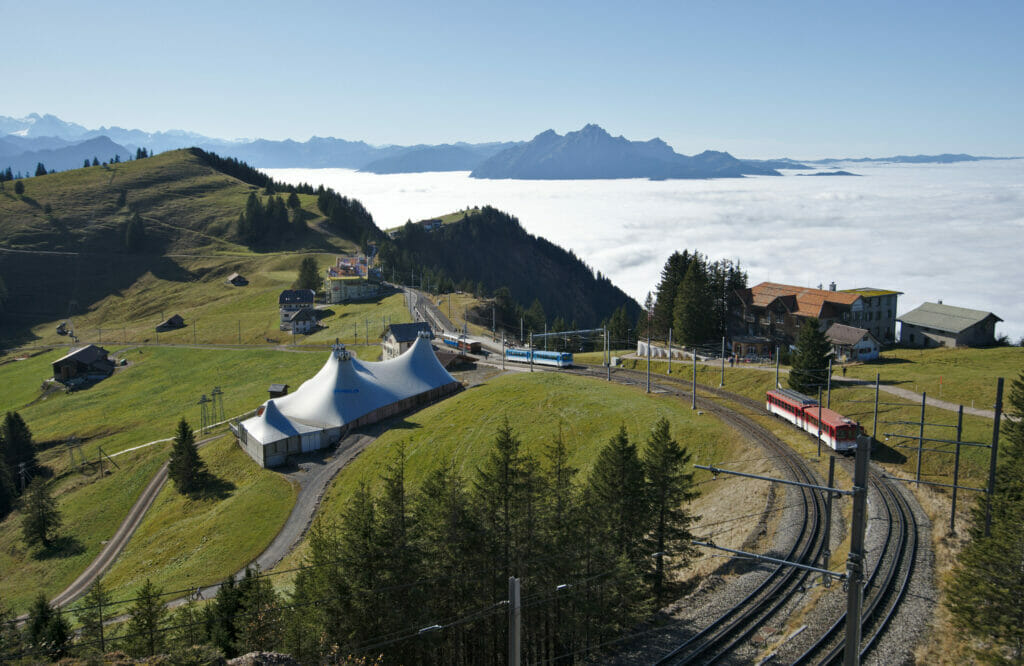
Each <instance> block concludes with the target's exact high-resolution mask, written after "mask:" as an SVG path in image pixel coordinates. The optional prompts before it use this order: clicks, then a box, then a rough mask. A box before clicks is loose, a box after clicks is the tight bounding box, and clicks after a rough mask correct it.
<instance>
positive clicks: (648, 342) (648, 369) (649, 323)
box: [647, 317, 651, 393]
mask: <svg viewBox="0 0 1024 666" xmlns="http://www.w3.org/2000/svg"><path fill="white" fill-rule="evenodd" d="M647 392H648V393H650V392H651V318H650V317H648V318H647Z"/></svg>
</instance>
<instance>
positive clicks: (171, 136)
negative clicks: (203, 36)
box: [0, 113, 1019, 178]
mask: <svg viewBox="0 0 1024 666" xmlns="http://www.w3.org/2000/svg"><path fill="white" fill-rule="evenodd" d="M588 128H590V129H588ZM595 129H596V130H600V131H601V132H604V130H602V129H601V128H600V127H599V126H597V125H592V126H589V125H588V126H585V127H584V128H583V129H582V130H579V132H583V133H584V134H589V133H593V132H594V130H595ZM568 134H575V133H573V132H569V133H568ZM568 134H567V135H568ZM605 134H607V133H605ZM101 136H105V137H107V138H108V139H109V140H110V141H112V142H113V143H115V144H117V145H118V146H119V147H122V148H123V149H124V153H122V154H121V157H122V159H123V158H126V157H128V156H130V155H132V154H134V153H135V151H136V150H137V149H139V148H145V149H147V151H148V152H150V153H153V152H165V151H168V150H176V149H178V148H189V147H193V146H195V147H199V148H202V149H204V150H207V151H211V152H216V153H218V154H221V155H230V156H231V157H235V158H237V159H240V160H243V161H245V162H247V163H249V164H255V165H258V166H259V167H261V168H347V169H359V170H363V171H366V172H369V173H415V172H421V171H453V170H454V171H473V170H475V169H476V168H477V167H479V166H481V165H482V164H483V162H484V161H485V160H487V159H490V158H492V157H494V156H495V155H496V154H497V153H498V152H500V151H496V150H494V148H495V147H496V146H501V147H502V149H503V150H508V149H514V148H516V147H518V146H522V145H525V144H526V143H529V142H525V141H508V142H493V141H492V142H485V143H465V142H455V143H450V144H437V145H426V144H417V145H413V146H399V145H371V144H368V143H366V142H365V141H351V140H347V139H339V138H335V137H319V136H313V137H310V138H309V139H308V140H306V141H295V140H294V139H284V140H269V139H259V138H257V139H234V140H230V139H222V138H215V137H208V136H204V135H202V134H198V133H196V132H190V131H187V130H180V129H172V130H167V131H158V132H146V131H144V130H139V129H125V128H123V127H118V126H116V125H113V126H109V127H107V126H102V127H99V128H95V129H89V128H86V127H84V126H82V125H79V124H77V123H73V122H67V121H64V120H61V119H60V118H58V117H57V116H54V115H52V114H42V115H40V114H38V113H32V114H29V115H28V116H25V117H24V118H14V117H11V116H0V168H5V167H7V166H11V167H12V170H14V171H18V169H16V168H14V163H13V161H12V158H14V157H15V156H17V155H18V154H20V153H26V152H36V151H39V150H45V149H54V148H57V147H59V145H58V144H59V142H61V141H63V142H66V144H67V145H72V144H76V143H80V142H82V141H85V140H88V139H93V138H97V137H101ZM555 137H559V135H558V134H557V133H556V132H555V131H554V130H546V131H544V132H541V133H539V134H538V135H536V136H535V137H534V138H533V139H532V140H531V141H532V142H537V141H539V140H540V141H543V142H553V141H557V140H558V139H556V138H555ZM609 137H610V135H609ZM618 139H622V140H623V141H627V140H626V139H624V138H623V137H618ZM629 143H630V144H631V146H632V150H633V151H634V152H635V155H636V156H637V157H640V158H643V159H654V160H656V161H657V160H662V161H666V160H667V161H668V162H675V161H678V160H677V158H675V157H671V156H670V155H669V153H672V154H673V155H675V153H674V151H673V150H672V148H671V147H670V146H669V145H668V144H667V143H665V142H664V141H663V140H661V139H658V138H655V139H650V140H648V141H632V142H629ZM12 145H13V146H14V147H20V148H21V151H20V152H15V150H14V149H13V148H12ZM708 152H709V151H705V153H700V154H698V155H696V156H694V157H693V158H687V159H690V160H697V162H692V163H691V167H693V166H695V165H696V164H697V163H699V161H700V158H701V156H702V155H704V156H706V153H708ZM474 154H476V155H478V156H480V161H479V162H478V163H474V160H473V157H472V156H473V155H474ZM723 154H724V155H728V156H729V158H731V159H736V160H738V162H739V163H740V165H736V164H733V165H732V167H734V168H737V167H738V169H739V170H745V169H760V170H762V171H761V173H767V172H770V171H777V170H779V169H807V168H815V167H814V166H812V165H829V164H835V163H840V162H853V163H856V162H891V163H908V164H931V163H938V164H951V163H955V162H966V161H981V160H1003V159H1019V158H1018V157H991V156H975V155H968V154H963V153H960V154H951V153H943V154H940V155H895V156H891V157H860V158H824V159H819V160H794V159H790V158H777V159H769V160H763V159H760V160H759V159H742V158H735V157H733V156H732V155H729V154H728V153H723ZM86 157H89V158H91V157H92V155H91V154H90V155H80V156H79V158H78V162H79V163H81V161H82V160H83V159H85V158H86ZM107 157H111V156H107ZM680 157H685V156H680ZM29 159H31V158H26V160H29ZM22 163H23V161H19V164H22ZM550 164H551V165H552V166H553V165H554V162H551V163H550ZM46 166H47V168H56V167H54V166H51V165H50V164H46ZM30 167H31V168H32V169H34V167H35V163H34V162H33V163H32V164H31V165H30ZM648 167H649V168H650V170H652V171H658V170H662V171H664V170H666V167H665V166H664V165H653V164H649V165H648ZM655 167H657V168H655ZM718 167H719V168H722V167H724V164H723V163H721V162H719V163H718ZM672 170H675V171H676V172H679V173H683V174H684V175H682V176H677V175H667V174H661V175H656V176H654V177H655V178H662V177H695V176H693V175H692V174H690V175H686V170H687V169H686V167H685V166H681V165H680V164H677V165H675V166H674V167H671V168H669V169H668V171H669V172H671V171H672ZM22 171H24V169H22ZM741 175H745V174H741ZM696 177H700V176H696ZM713 177H723V176H713ZM730 177H732V176H730Z"/></svg>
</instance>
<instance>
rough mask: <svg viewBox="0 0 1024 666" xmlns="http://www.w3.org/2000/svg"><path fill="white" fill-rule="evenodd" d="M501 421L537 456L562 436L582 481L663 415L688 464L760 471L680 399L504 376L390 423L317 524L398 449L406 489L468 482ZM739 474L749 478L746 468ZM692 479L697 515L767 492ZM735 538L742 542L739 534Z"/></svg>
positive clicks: (337, 514) (574, 381) (728, 435)
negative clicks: (454, 477)
mask: <svg viewBox="0 0 1024 666" xmlns="http://www.w3.org/2000/svg"><path fill="white" fill-rule="evenodd" d="M506 416H508V418H509V421H510V422H511V423H512V424H513V426H514V429H515V431H516V432H517V433H518V435H519V437H520V439H521V440H522V442H523V445H524V448H525V450H526V451H529V452H531V453H534V454H536V455H538V456H540V455H541V453H542V452H543V450H544V447H545V446H547V445H548V444H549V443H550V441H551V439H552V437H554V436H555V435H556V434H557V433H558V430H559V428H561V430H562V434H563V437H564V439H565V443H566V446H567V448H568V450H569V454H570V463H571V464H572V465H574V466H575V467H577V468H579V470H580V476H579V478H580V479H583V478H586V475H587V474H589V472H590V469H591V468H592V466H593V464H594V461H595V460H596V458H597V455H598V453H599V451H600V449H601V448H602V447H603V446H604V445H605V444H606V443H607V442H608V439H609V438H610V437H611V436H612V435H613V434H614V433H615V432H617V431H618V429H619V426H620V425H625V426H626V429H627V431H628V433H629V436H630V439H631V441H635V442H639V443H640V444H641V448H642V443H643V442H644V441H645V439H646V437H647V433H648V432H649V429H650V427H651V426H652V425H653V424H654V422H655V421H656V420H657V419H658V418H660V417H662V416H664V417H666V418H668V419H669V421H670V422H671V424H672V433H673V435H674V436H676V437H677V438H679V440H680V441H682V442H684V443H685V444H686V445H687V447H688V448H689V450H690V452H691V453H692V454H693V462H694V463H707V462H710V461H712V460H718V461H721V460H738V459H756V460H757V461H758V462H756V463H753V464H755V465H759V464H764V457H763V454H762V453H760V452H758V453H757V454H756V455H752V454H751V453H750V452H749V451H747V450H746V446H745V445H744V444H742V443H741V442H740V441H739V438H737V437H736V436H735V434H734V433H733V432H732V431H731V430H730V429H729V428H728V427H726V426H724V425H723V424H721V423H720V422H718V421H716V420H715V419H714V418H713V417H711V416H709V415H706V414H701V415H698V414H697V413H695V412H692V411H691V410H690V409H689V405H688V404H684V403H683V402H682V401H679V400H677V399H673V398H669V397H666V396H656V395H655V396H652V395H646V394H645V393H644V392H643V390H642V389H640V390H638V389H636V388H634V387H626V386H621V385H618V384H606V383H604V382H600V381H595V380H591V379H586V378H582V377H577V376H572V375H565V374H558V373H539V372H538V373H508V374H504V375H501V376H498V377H496V378H494V379H491V380H490V381H488V382H487V383H486V384H482V385H479V386H476V387H474V388H471V389H469V390H467V391H464V392H462V393H460V394H458V395H456V396H453V397H451V398H449V399H447V400H444V401H442V402H440V403H438V404H436V405H432V406H430V407H427V408H426V409H423V410H421V411H419V412H417V413H415V414H412V415H410V416H407V417H406V418H404V419H402V420H401V421H400V422H398V423H394V424H392V425H391V427H390V429H389V430H388V431H387V432H386V433H384V434H383V435H382V436H381V437H380V438H379V439H378V440H377V441H376V442H374V443H373V444H371V445H370V447H369V448H367V449H366V450H365V451H364V452H363V453H361V454H360V455H359V457H358V458H356V459H355V460H354V461H353V462H352V463H351V464H350V465H349V466H348V467H346V468H345V469H344V470H343V471H342V472H341V473H340V474H339V475H338V477H337V478H336V479H335V480H334V481H333V482H332V485H331V486H330V487H329V489H328V491H327V493H326V494H325V497H324V504H323V507H322V509H321V513H320V515H319V517H318V520H327V521H331V520H338V519H340V518H341V516H342V515H344V511H345V507H346V506H347V502H348V499H349V498H350V497H351V495H352V493H353V492H354V490H355V489H356V488H357V487H358V485H359V484H360V483H367V484H368V485H369V486H370V487H371V488H378V487H379V475H380V474H381V472H382V470H383V469H384V466H385V465H386V464H388V463H389V462H390V461H391V460H392V458H393V456H394V452H395V450H396V449H397V447H398V446H399V445H402V446H404V447H405V451H406V456H407V458H408V463H407V468H406V481H407V483H408V484H409V486H410V488H411V489H415V488H416V487H418V486H419V484H420V483H421V481H422V480H423V479H424V478H425V477H426V475H427V474H429V473H430V472H431V471H433V470H434V469H435V468H436V467H437V466H438V465H440V464H442V463H444V462H446V461H449V460H451V461H454V462H455V464H456V466H457V468H458V469H459V471H460V472H461V473H462V474H463V475H465V476H466V477H467V478H473V477H474V475H475V473H476V469H477V467H478V466H479V465H481V464H482V463H483V460H484V458H485V457H486V455H487V454H488V452H489V450H490V446H491V444H492V442H493V439H494V433H495V431H496V429H497V427H498V425H499V423H500V422H501V421H502V419H504V418H505V417H506ZM736 468H737V469H746V470H748V471H750V470H751V469H753V468H752V467H750V465H749V464H744V463H738V464H737V466H736ZM759 469H760V468H759ZM761 471H767V470H766V469H762V470H761ZM696 478H697V480H698V482H700V484H701V489H702V492H705V491H706V494H708V497H707V498H705V499H703V500H702V502H706V503H707V504H702V505H701V506H705V507H711V506H713V505H714V502H715V498H716V497H717V498H720V497H723V496H725V495H721V496H720V495H717V493H725V494H726V495H729V496H731V497H732V501H733V502H734V503H736V502H738V503H742V504H744V506H747V504H748V503H749V506H747V508H748V509H749V511H747V512H748V513H749V512H754V513H755V514H756V512H757V511H759V510H760V509H761V508H763V506H764V496H763V494H762V492H761V491H763V490H765V488H764V487H763V484H761V486H760V488H746V486H743V487H744V491H742V492H741V491H738V490H737V488H738V487H740V486H739V485H735V484H732V483H730V484H717V485H716V484H705V483H704V482H705V481H707V479H708V478H710V477H709V476H707V475H705V474H704V473H703V472H700V471H698V473H697V475H696ZM745 493H749V494H745ZM708 510H709V511H710V510H711V509H710V508H709V509H708ZM723 536H724V539H726V540H728V539H729V538H730V537H729V536H725V535H723ZM738 538H740V539H742V538H743V535H742V534H738ZM734 543H735V545H737V546H738V545H739V542H734ZM304 553H305V546H304V545H303V546H302V547H300V548H298V549H297V550H296V551H295V552H294V553H293V554H292V555H290V556H289V557H288V558H286V559H285V560H284V561H283V562H282V564H281V565H280V566H279V569H287V568H289V567H292V566H295V565H297V564H300V563H301V561H302V557H303V555H304Z"/></svg>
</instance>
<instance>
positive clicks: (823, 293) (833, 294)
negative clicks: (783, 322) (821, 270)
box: [750, 282, 860, 317]
mask: <svg viewBox="0 0 1024 666" xmlns="http://www.w3.org/2000/svg"><path fill="white" fill-rule="evenodd" d="M750 291H751V294H752V295H753V305H755V306H757V307H762V308H763V307H767V306H768V305H770V304H771V303H772V301H774V300H775V299H777V298H785V297H787V296H791V297H793V298H795V299H796V310H795V311H793V314H796V315H798V316H801V317H819V316H821V313H822V310H823V309H824V308H825V304H826V303H827V304H835V305H840V306H845V307H849V306H850V305H853V303H854V302H855V301H856V300H857V299H858V298H860V294H851V293H847V292H842V291H829V290H827V289H811V288H810V287H797V286H793V285H789V284H777V283H775V282H762V283H761V284H758V285H754V286H753V287H751V289H750ZM787 305H790V304H787Z"/></svg>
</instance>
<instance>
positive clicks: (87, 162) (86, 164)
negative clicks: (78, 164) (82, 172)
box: [82, 157, 89, 169]
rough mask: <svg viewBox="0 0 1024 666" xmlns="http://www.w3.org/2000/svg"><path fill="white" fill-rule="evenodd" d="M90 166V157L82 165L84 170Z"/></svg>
mask: <svg viewBox="0 0 1024 666" xmlns="http://www.w3.org/2000/svg"><path fill="white" fill-rule="evenodd" d="M88 166H89V158H88V157H86V158H85V161H84V162H83V163H82V168H83V169H84V168H86V167H88Z"/></svg>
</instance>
